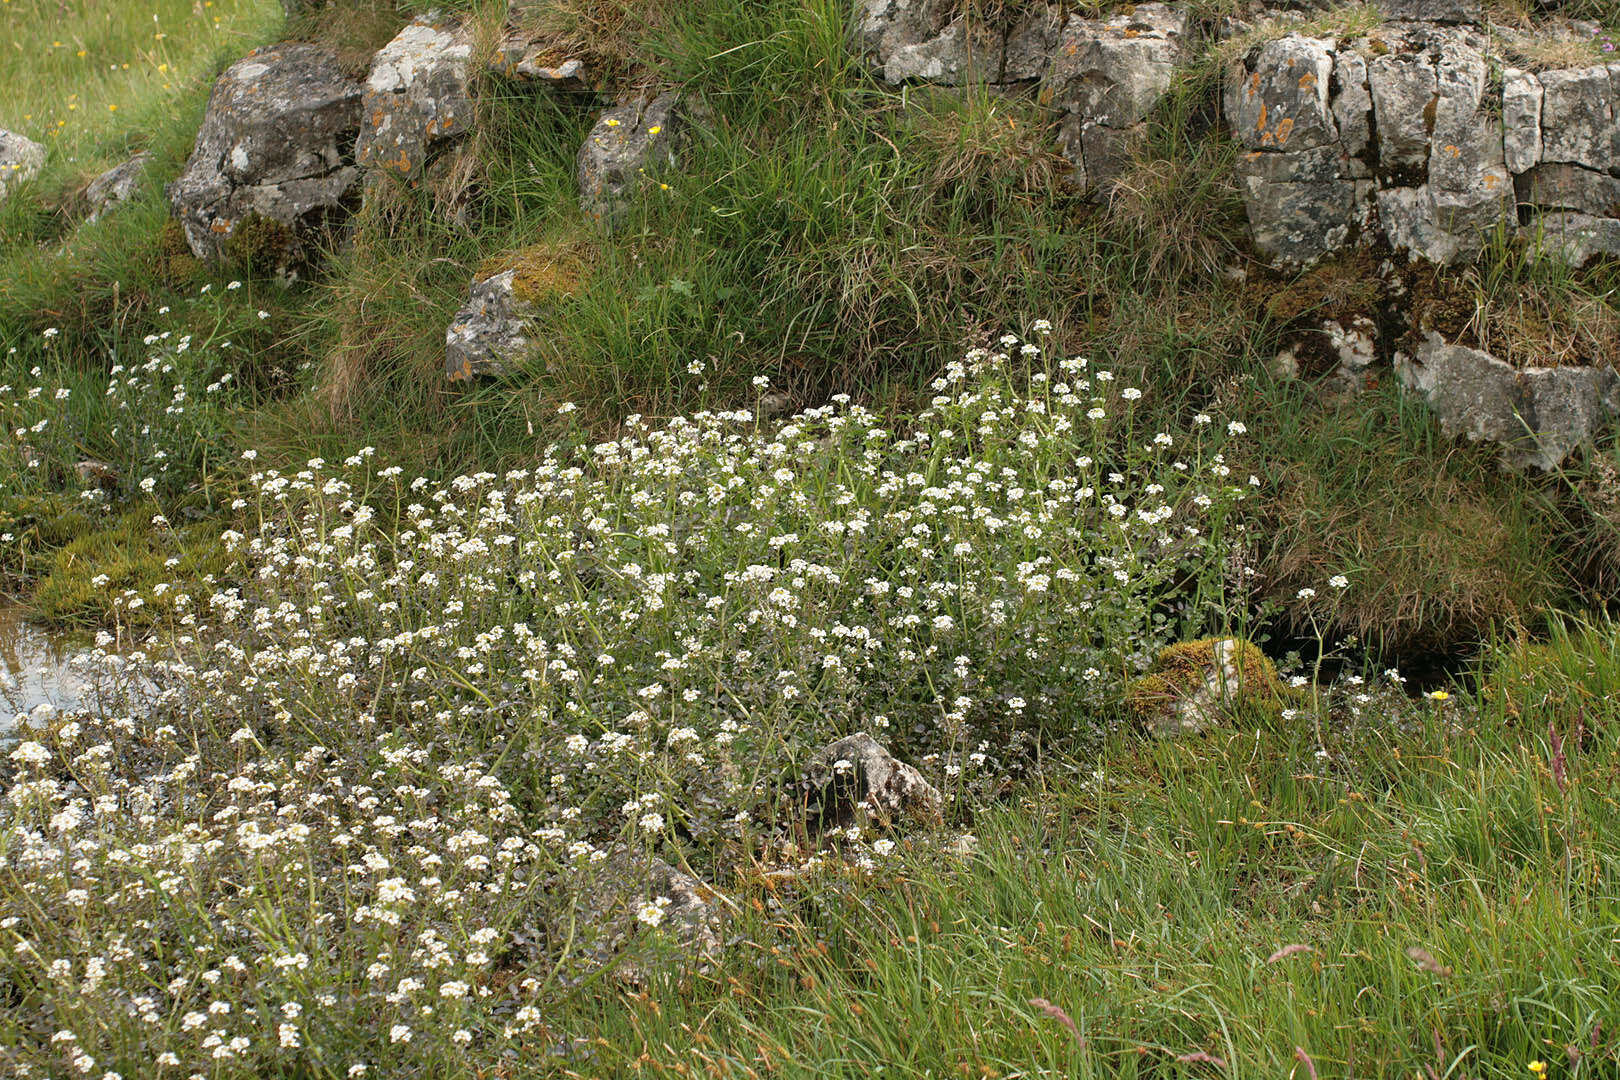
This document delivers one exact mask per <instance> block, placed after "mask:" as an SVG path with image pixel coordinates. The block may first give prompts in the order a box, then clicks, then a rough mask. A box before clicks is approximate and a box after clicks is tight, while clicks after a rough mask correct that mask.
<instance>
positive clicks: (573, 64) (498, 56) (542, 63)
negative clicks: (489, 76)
mask: <svg viewBox="0 0 1620 1080" xmlns="http://www.w3.org/2000/svg"><path fill="white" fill-rule="evenodd" d="M491 66H492V67H493V68H494V70H495V71H497V72H499V73H500V74H502V75H505V76H508V77H509V78H513V79H524V80H532V81H534V82H538V83H542V84H545V85H549V86H552V87H555V88H556V89H558V90H584V89H587V88H588V86H589V81H588V79H587V77H586V76H587V72H586V69H585V63H584V61H582V60H579V59H577V58H573V57H567V56H559V55H558V54H557V53H556V52H555V51H554V50H553V48H552V46H551V45H550V43H549V42H546V41H542V40H537V39H536V38H535V36H534V35H533V34H532V33H530V32H528V31H526V30H525V29H524V28H523V27H521V26H516V25H511V24H508V25H507V26H506V27H505V28H504V29H503V31H502V34H501V39H500V41H499V42H497V43H496V46H495V56H494V59H493V61H492V65H491Z"/></svg>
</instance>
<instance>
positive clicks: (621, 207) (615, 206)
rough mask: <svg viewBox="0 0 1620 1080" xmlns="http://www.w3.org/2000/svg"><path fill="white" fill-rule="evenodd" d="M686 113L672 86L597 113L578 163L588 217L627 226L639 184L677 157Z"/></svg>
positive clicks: (670, 165)
mask: <svg viewBox="0 0 1620 1080" xmlns="http://www.w3.org/2000/svg"><path fill="white" fill-rule="evenodd" d="M683 113H684V110H683V108H682V104H681V99H680V96H679V94H677V93H676V92H675V91H673V90H670V91H666V92H664V93H662V94H659V95H658V96H657V97H655V98H653V99H651V100H647V99H645V98H643V99H640V100H637V101H632V102H630V103H629V104H627V105H621V106H619V107H618V108H615V109H609V110H607V111H606V112H604V113H603V114H602V115H601V116H599V117H598V118H597V121H596V124H595V126H594V127H592V128H591V132H590V134H589V135H587V136H586V137H585V145H583V146H581V147H580V148H579V156H578V158H577V159H576V160H575V166H574V171H575V177H576V179H577V180H578V183H579V201H580V206H581V208H582V209H584V211H585V216H586V217H588V218H591V219H592V220H594V221H597V222H600V223H601V224H603V225H605V226H606V227H607V228H609V229H610V230H611V229H613V228H617V227H619V226H621V225H623V223H624V220H625V218H626V216H627V215H628V214H629V211H630V207H631V203H632V200H633V199H634V198H635V197H636V195H637V194H638V193H639V191H640V189H642V188H643V187H645V186H646V185H647V184H649V183H651V182H652V181H653V179H654V177H655V176H656V175H657V174H658V173H659V172H661V171H663V170H666V169H670V168H673V167H674V166H675V164H676V163H677V162H678V160H679V157H680V151H681V146H682V144H683V142H684V140H685V130H684V129H685V117H684V115H683Z"/></svg>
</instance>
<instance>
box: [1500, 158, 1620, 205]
mask: <svg viewBox="0 0 1620 1080" xmlns="http://www.w3.org/2000/svg"><path fill="white" fill-rule="evenodd" d="M1517 186H1518V190H1519V199H1520V201H1521V202H1526V203H1531V204H1533V205H1534V206H1536V207H1537V208H1538V209H1540V210H1542V211H1543V212H1546V211H1550V210H1567V211H1572V212H1574V213H1577V214H1588V215H1591V216H1593V217H1607V218H1620V178H1617V177H1613V176H1610V175H1609V174H1608V173H1603V172H1597V171H1596V170H1593V169H1586V168H1582V167H1581V166H1579V165H1570V164H1567V163H1564V162H1549V163H1547V164H1544V165H1537V166H1535V167H1534V168H1531V169H1530V170H1528V171H1527V172H1525V173H1524V174H1523V175H1522V176H1520V177H1519V178H1518V180H1517Z"/></svg>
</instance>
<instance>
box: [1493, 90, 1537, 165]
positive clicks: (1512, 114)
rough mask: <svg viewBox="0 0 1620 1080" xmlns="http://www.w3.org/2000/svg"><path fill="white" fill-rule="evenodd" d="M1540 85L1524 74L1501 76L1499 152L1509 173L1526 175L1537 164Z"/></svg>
mask: <svg viewBox="0 0 1620 1080" xmlns="http://www.w3.org/2000/svg"><path fill="white" fill-rule="evenodd" d="M1541 103H1542V90H1541V82H1540V80H1538V79H1537V78H1536V77H1535V76H1534V75H1532V74H1530V73H1529V72H1528V71H1520V70H1519V69H1518V68H1508V69H1507V70H1506V71H1504V72H1503V73H1502V149H1503V152H1504V154H1505V158H1504V163H1505V164H1506V165H1507V168H1508V171H1509V172H1511V173H1515V174H1517V173H1522V172H1528V171H1529V170H1530V169H1532V168H1534V167H1535V166H1536V165H1537V164H1538V163H1539V162H1540V161H1541Z"/></svg>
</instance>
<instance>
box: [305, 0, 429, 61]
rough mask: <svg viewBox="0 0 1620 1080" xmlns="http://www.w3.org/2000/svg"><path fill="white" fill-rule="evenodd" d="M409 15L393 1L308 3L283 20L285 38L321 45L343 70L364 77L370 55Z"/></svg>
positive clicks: (409, 18)
mask: <svg viewBox="0 0 1620 1080" xmlns="http://www.w3.org/2000/svg"><path fill="white" fill-rule="evenodd" d="M410 21H411V17H410V15H409V14H408V13H406V12H405V10H404V9H403V7H402V5H400V4H398V3H396V2H395V0H342V2H337V0H329V2H327V3H318V4H311V5H309V6H306V7H304V8H302V9H301V10H300V11H299V13H298V14H297V15H295V16H293V17H292V18H291V19H289V20H288V21H287V29H286V38H287V40H288V41H307V42H311V43H312V44H316V45H324V46H326V47H327V48H329V49H331V50H332V51H333V52H334V53H336V54H337V61H338V66H339V67H340V68H342V69H343V70H344V72H345V73H347V74H349V75H351V76H353V77H355V78H364V77H365V75H366V73H367V72H368V71H370V70H371V58H372V57H373V56H374V55H376V52H377V50H378V49H380V48H382V47H383V46H384V45H386V44H388V42H389V41H390V40H391V39H392V38H393V36H394V35H395V34H397V33H399V31H400V29H401V28H402V27H404V26H405V24H406V23H408V22H410Z"/></svg>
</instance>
